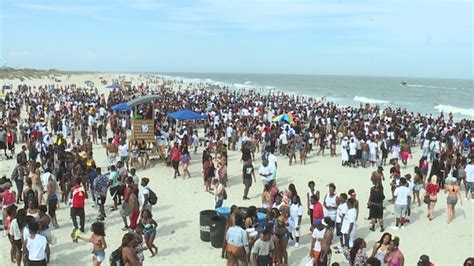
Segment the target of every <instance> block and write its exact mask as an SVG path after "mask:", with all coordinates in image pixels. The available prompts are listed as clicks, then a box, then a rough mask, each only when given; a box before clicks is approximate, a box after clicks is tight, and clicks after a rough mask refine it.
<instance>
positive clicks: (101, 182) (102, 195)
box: [93, 167, 109, 221]
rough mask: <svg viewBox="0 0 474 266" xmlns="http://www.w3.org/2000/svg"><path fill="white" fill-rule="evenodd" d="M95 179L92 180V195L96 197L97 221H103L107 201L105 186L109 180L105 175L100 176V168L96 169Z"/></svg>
mask: <svg viewBox="0 0 474 266" xmlns="http://www.w3.org/2000/svg"><path fill="white" fill-rule="evenodd" d="M96 172H97V177H96V178H95V179H94V185H93V188H94V194H95V195H96V200H97V205H98V207H99V217H98V219H99V220H101V221H103V220H104V219H105V217H106V215H105V201H106V199H107V185H108V183H109V179H108V177H107V176H106V175H102V170H101V168H100V167H97V168H96Z"/></svg>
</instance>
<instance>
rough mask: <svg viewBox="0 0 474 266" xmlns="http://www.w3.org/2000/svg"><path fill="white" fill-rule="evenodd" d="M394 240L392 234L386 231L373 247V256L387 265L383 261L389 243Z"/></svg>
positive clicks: (385, 264) (384, 265) (384, 264)
mask: <svg viewBox="0 0 474 266" xmlns="http://www.w3.org/2000/svg"><path fill="white" fill-rule="evenodd" d="M391 240H392V235H391V234H390V233H384V234H383V235H382V237H381V238H380V240H379V241H377V242H375V244H374V248H373V249H372V255H370V256H371V257H376V258H377V259H378V260H379V261H380V262H381V263H382V265H383V266H387V263H384V262H383V259H384V258H385V254H387V252H388V244H389V243H390V241H391Z"/></svg>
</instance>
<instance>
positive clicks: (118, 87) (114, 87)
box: [106, 84, 120, 89]
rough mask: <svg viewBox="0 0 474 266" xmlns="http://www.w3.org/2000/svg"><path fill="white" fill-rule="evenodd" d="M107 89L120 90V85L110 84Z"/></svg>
mask: <svg viewBox="0 0 474 266" xmlns="http://www.w3.org/2000/svg"><path fill="white" fill-rule="evenodd" d="M106 88H107V89H120V85H118V84H111V85H109V86H107V87H106Z"/></svg>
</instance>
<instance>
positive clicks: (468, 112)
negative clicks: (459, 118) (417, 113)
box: [434, 104, 474, 117]
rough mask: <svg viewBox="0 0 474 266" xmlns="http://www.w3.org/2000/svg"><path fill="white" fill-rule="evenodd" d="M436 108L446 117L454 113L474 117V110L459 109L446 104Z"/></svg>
mask: <svg viewBox="0 0 474 266" xmlns="http://www.w3.org/2000/svg"><path fill="white" fill-rule="evenodd" d="M434 108H435V109H436V110H438V111H440V112H441V111H443V112H444V114H445V115H447V114H448V113H453V114H461V115H467V116H472V117H474V109H466V108H459V107H455V106H451V105H444V104H438V105H436V106H435V107H434Z"/></svg>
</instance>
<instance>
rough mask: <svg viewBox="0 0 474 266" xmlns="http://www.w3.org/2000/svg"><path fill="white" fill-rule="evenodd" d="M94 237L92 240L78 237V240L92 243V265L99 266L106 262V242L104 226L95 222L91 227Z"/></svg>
mask: <svg viewBox="0 0 474 266" xmlns="http://www.w3.org/2000/svg"><path fill="white" fill-rule="evenodd" d="M91 231H92V236H91V237H90V238H86V237H82V236H78V237H77V238H78V239H81V240H84V241H86V242H90V243H92V265H94V266H99V265H100V264H101V263H102V262H103V261H104V260H105V249H106V248H107V242H105V229H104V224H103V223H101V222H95V223H93V224H92V225H91Z"/></svg>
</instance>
